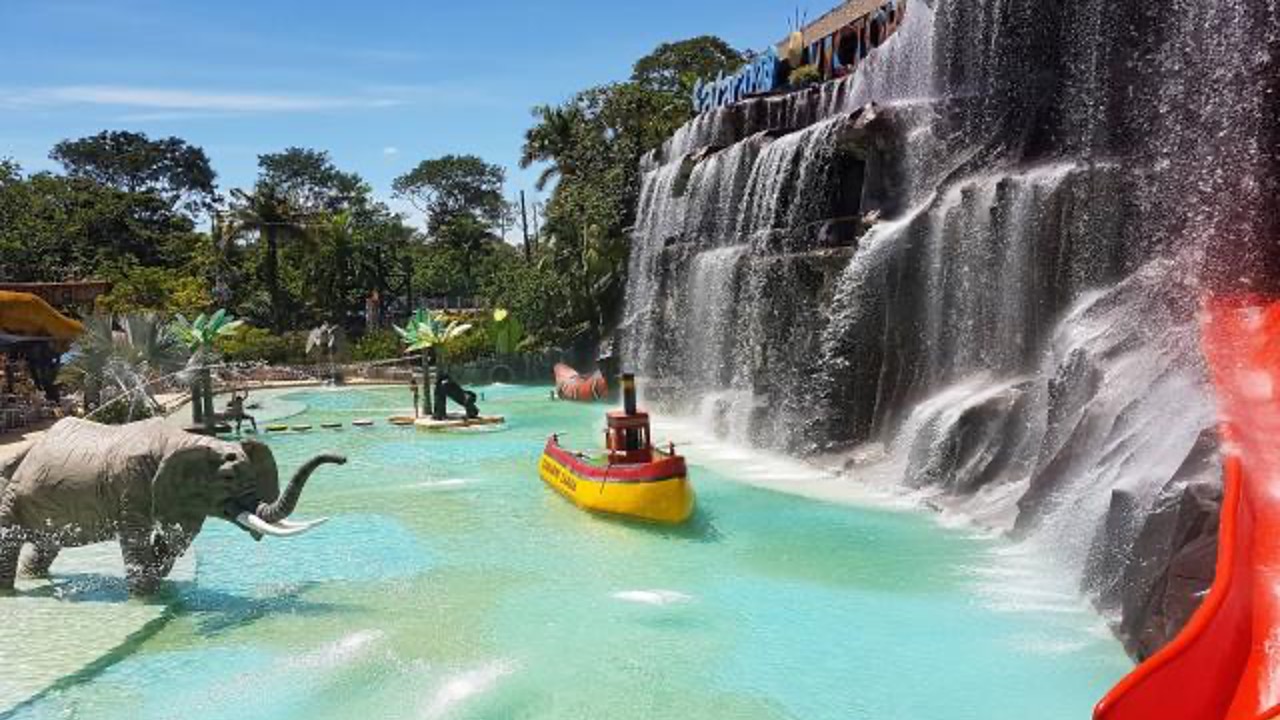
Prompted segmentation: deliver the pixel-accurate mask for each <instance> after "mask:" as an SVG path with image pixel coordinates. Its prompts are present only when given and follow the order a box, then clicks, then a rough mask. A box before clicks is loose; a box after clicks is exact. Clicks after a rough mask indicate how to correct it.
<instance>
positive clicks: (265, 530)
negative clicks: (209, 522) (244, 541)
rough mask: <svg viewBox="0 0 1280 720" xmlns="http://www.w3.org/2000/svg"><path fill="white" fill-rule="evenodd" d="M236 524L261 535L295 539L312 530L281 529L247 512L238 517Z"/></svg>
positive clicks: (306, 528)
mask: <svg viewBox="0 0 1280 720" xmlns="http://www.w3.org/2000/svg"><path fill="white" fill-rule="evenodd" d="M236 523H238V524H239V525H240V526H241V527H243V528H245V529H246V530H250V531H252V532H256V533H261V534H262V535H270V536H271V537H293V536H294V535H301V534H302V533H304V532H306V531H307V530H310V529H311V528H309V527H292V528H287V527H281V526H280V525H274V524H272V523H269V522H267V521H266V520H263V519H262V518H260V517H258V516H257V515H254V514H253V513H251V512H247V511H246V512H242V513H240V514H239V515H237V516H236Z"/></svg>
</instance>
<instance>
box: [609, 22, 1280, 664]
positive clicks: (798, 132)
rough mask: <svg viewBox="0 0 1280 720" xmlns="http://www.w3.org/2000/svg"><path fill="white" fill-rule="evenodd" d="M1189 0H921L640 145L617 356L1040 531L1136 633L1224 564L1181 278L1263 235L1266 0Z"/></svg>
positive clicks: (1146, 636) (1271, 149) (716, 408)
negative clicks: (852, 59)
mask: <svg viewBox="0 0 1280 720" xmlns="http://www.w3.org/2000/svg"><path fill="white" fill-rule="evenodd" d="M1189 5H1190V4H1188V3H1168V2H1165V1H1164V0H1135V2H1130V3H1121V4H1119V5H1115V4H1108V3H1103V2H1101V1H1100V0H1084V1H1082V2H1074V3H1058V2H1044V1H1043V0H936V2H934V3H932V4H927V3H925V2H923V1H921V0H913V1H912V2H911V3H909V4H908V7H907V18H906V21H905V24H904V25H903V26H902V28H901V29H900V30H899V31H898V33H897V34H896V35H895V36H893V37H892V38H891V39H890V40H889V41H888V43H886V44H885V45H884V46H882V47H881V48H879V49H878V50H877V51H876V52H875V53H874V55H873V57H871V58H870V59H869V60H868V62H866V63H865V64H864V65H863V66H862V68H861V69H860V70H859V72H858V74H857V75H855V76H853V77H851V78H847V79H845V80H841V81H839V82H835V83H829V84H827V85H824V86H822V87H820V88H815V89H811V90H808V91H805V92H801V93H795V94H790V95H785V96H778V97H770V98H760V99H755V100H751V101H748V102H745V103H741V104H739V105H737V106H734V107H730V108H725V109H722V110H719V111H716V112H713V113H708V114H705V115H703V116H700V117H699V118H698V119H696V120H695V121H693V122H692V123H690V124H689V125H688V126H686V127H685V128H683V129H681V130H680V131H679V132H678V133H677V134H676V136H674V137H673V138H671V139H670V140H669V141H668V142H667V143H666V145H664V146H663V147H662V148H661V149H660V150H658V151H656V152H655V153H653V155H652V156H651V157H650V158H648V159H647V160H646V167H645V179H644V187H643V191H642V195H641V201H640V208H639V212H638V220H637V226H636V228H635V232H634V242H633V247H632V256H631V266H630V280H629V285H628V296H627V312H626V316H625V320H624V324H623V333H622V334H623V349H624V356H625V359H626V361H627V363H628V364H629V366H630V367H632V368H634V369H636V370H637V371H638V372H640V373H641V374H643V375H646V376H648V377H649V378H650V379H651V382H652V384H653V386H654V387H655V388H658V389H661V388H671V389H679V390H681V392H680V393H673V394H672V396H673V397H674V396H677V395H678V396H680V397H686V398H687V397H693V398H696V400H695V401H694V402H695V404H697V405H698V406H699V407H686V408H684V409H685V410H688V411H698V412H702V413H704V414H705V415H706V416H708V417H710V418H711V419H712V421H713V422H714V423H715V425H716V426H717V428H718V429H719V430H720V431H722V432H723V433H724V434H726V435H728V436H731V437H732V438H733V439H736V440H739V441H742V442H750V443H755V444H763V445H771V446H776V447H779V448H782V449H786V450H789V451H792V452H797V453H823V454H839V453H849V456H850V457H857V458H860V460H858V461H856V462H855V461H850V464H849V468H850V475H851V481H857V478H858V477H859V475H860V474H862V473H863V472H864V471H865V470H867V467H866V465H867V464H868V463H875V464H879V465H887V466H889V467H891V468H893V469H894V471H895V472H897V473H898V477H900V479H901V483H902V484H903V485H904V487H909V488H914V489H917V490H924V491H926V492H927V493H929V494H930V495H932V498H933V499H932V502H934V503H936V504H939V505H944V506H947V507H954V508H957V509H960V510H963V511H965V512H968V513H970V514H971V515H972V516H973V517H975V518H978V519H979V520H980V521H981V522H984V523H986V524H989V525H992V526H994V527H998V528H1002V529H1006V530H1008V531H1009V532H1011V533H1012V534H1014V535H1015V536H1017V537H1020V538H1026V539H1032V538H1034V539H1036V540H1037V541H1040V542H1044V543H1045V544H1046V547H1052V548H1053V549H1054V555H1055V557H1054V558H1053V559H1052V560H1051V561H1052V562H1057V563H1060V564H1062V565H1063V566H1064V567H1066V568H1069V569H1070V570H1071V571H1072V572H1075V573H1078V575H1079V577H1080V579H1081V580H1080V582H1081V588H1082V590H1084V591H1086V592H1088V593H1089V594H1090V595H1091V596H1092V597H1093V598H1094V599H1095V601H1096V602H1097V603H1098V605H1099V606H1100V607H1101V608H1103V609H1104V610H1107V611H1113V612H1114V615H1113V616H1114V617H1115V618H1116V623H1117V628H1118V630H1119V631H1120V634H1121V636H1122V637H1123V638H1124V639H1125V641H1126V642H1127V643H1128V646H1129V647H1130V649H1131V651H1132V652H1133V654H1134V655H1135V656H1138V657H1143V656H1146V655H1148V654H1149V653H1151V652H1152V651H1153V650H1154V649H1156V648H1158V647H1160V646H1161V645H1163V644H1164V643H1165V642H1167V641H1168V639H1169V638H1170V637H1171V636H1172V635H1173V634H1174V633H1176V632H1177V630H1178V629H1179V628H1180V627H1181V625H1182V624H1183V623H1184V622H1185V620H1186V618H1187V617H1188V615H1189V613H1190V612H1191V611H1192V610H1193V609H1194V606H1195V604H1196V602H1197V601H1198V597H1199V595H1200V593H1201V592H1202V591H1203V590H1204V589H1205V588H1206V587H1207V585H1208V583H1209V582H1210V581H1211V579H1212V572H1213V551H1214V537H1215V532H1216V516H1217V504H1218V501H1219V499H1218V497H1219V493H1220V480H1219V477H1218V475H1219V466H1218V463H1217V457H1216V440H1215V438H1216V435H1215V432H1214V413H1213V409H1212V401H1211V398H1210V396H1209V392H1208V389H1207V387H1206V379H1205V369H1204V366H1203V363H1202V360H1201V357H1200V353H1199V348H1198V342H1199V334H1198V329H1197V319H1196V316H1197V308H1198V303H1199V298H1200V297H1201V296H1202V294H1203V293H1204V292H1205V291H1207V290H1212V289H1214V288H1224V287H1239V286H1240V285H1241V284H1246V285H1247V284H1248V283H1251V282H1256V281H1257V278H1256V277H1254V276H1255V275H1257V276H1259V277H1260V276H1261V275H1263V274H1264V273H1262V272H1256V273H1255V272H1254V271H1255V270H1258V271H1261V270H1264V269H1266V268H1269V267H1272V266H1273V265H1274V263H1275V261H1276V257H1277V255H1280V253H1277V252H1276V251H1275V248H1274V245H1275V242H1276V238H1277V237H1280V236H1278V235H1277V202H1278V201H1277V199H1276V198H1277V189H1278V188H1277V184H1276V183H1277V180H1276V178H1277V177H1278V176H1280V173H1278V172H1277V170H1278V161H1277V150H1276V148H1277V146H1278V145H1280V142H1278V140H1280V120H1277V117H1278V115H1277V109H1280V108H1277V103H1280V100H1277V98H1278V97H1280V88H1278V86H1280V80H1277V78H1280V9H1277V5H1276V3H1275V2H1274V1H1273V0H1228V1H1227V2H1224V3H1218V4H1217V5H1216V6H1215V7H1214V8H1212V9H1211V10H1208V12H1209V13H1210V14H1207V15H1206V14H1205V12H1206V9H1202V8H1198V7H1196V8H1193V7H1189ZM867 448H880V451H879V452H867V451H866V450H867ZM854 450H856V451H857V452H852V451H854ZM868 457H871V458H875V459H874V460H867V459H866V458H868Z"/></svg>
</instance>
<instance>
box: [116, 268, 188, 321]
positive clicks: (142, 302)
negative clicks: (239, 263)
mask: <svg viewBox="0 0 1280 720" xmlns="http://www.w3.org/2000/svg"><path fill="white" fill-rule="evenodd" d="M212 304H213V297H212V296H211V295H210V294H209V290H208V283H206V282H205V281H204V280H203V279H201V278H198V277H193V276H191V275H183V274H178V273H174V272H173V271H171V270H168V269H166V268H162V267H145V266H143V267H136V268H133V269H131V270H129V271H127V272H126V273H125V274H124V275H122V276H120V277H118V278H116V279H115V281H114V283H113V286H112V288H111V292H110V293H107V294H106V295H103V296H102V297H99V298H98V301H97V306H98V310H100V311H102V312H107V313H111V314H113V315H129V314H133V313H138V312H147V311H151V312H161V313H178V314H185V315H194V314H196V313H200V312H203V311H205V310H206V309H208V307H209V306H210V305H212Z"/></svg>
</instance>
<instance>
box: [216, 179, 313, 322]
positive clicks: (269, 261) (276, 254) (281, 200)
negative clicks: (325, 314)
mask: <svg viewBox="0 0 1280 720" xmlns="http://www.w3.org/2000/svg"><path fill="white" fill-rule="evenodd" d="M231 192H232V197H233V198H234V201H235V207H234V211H233V217H234V221H235V223H236V224H237V227H238V230H239V232H242V233H249V234H252V235H254V236H255V237H257V238H258V240H259V241H260V242H261V243H262V246H263V253H264V256H263V257H264V262H263V265H262V269H263V273H262V282H263V284H264V285H265V286H266V289H267V296H268V302H269V303H270V307H269V308H267V313H268V321H269V324H270V325H271V329H272V330H275V331H276V332H283V330H284V325H285V320H286V312H285V307H284V294H283V293H282V292H281V283H280V244H281V241H287V240H298V239H302V238H305V237H306V228H305V226H304V225H303V224H302V222H301V220H300V219H299V218H298V216H297V215H296V213H295V212H294V208H293V206H291V205H290V204H289V201H288V200H287V199H286V198H285V197H284V196H283V195H280V194H279V193H277V192H276V190H275V189H274V188H273V187H272V186H270V185H266V184H259V186H258V188H257V189H256V190H255V191H254V192H253V193H246V192H244V191H243V190H232V191H231Z"/></svg>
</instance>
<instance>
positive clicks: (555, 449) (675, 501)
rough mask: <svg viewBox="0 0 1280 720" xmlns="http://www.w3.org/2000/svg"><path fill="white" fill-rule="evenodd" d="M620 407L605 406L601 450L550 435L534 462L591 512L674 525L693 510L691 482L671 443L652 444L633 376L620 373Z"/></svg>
mask: <svg viewBox="0 0 1280 720" xmlns="http://www.w3.org/2000/svg"><path fill="white" fill-rule="evenodd" d="M622 395H623V409H622V410H613V411H610V412H609V414H608V415H607V418H608V422H609V427H608V430H607V431H606V439H607V442H606V444H607V448H606V452H605V453H604V455H602V456H600V457H599V458H598V459H595V460H593V459H592V458H590V457H588V456H587V455H585V454H583V453H575V452H571V451H569V450H565V449H564V448H563V447H561V446H560V438H559V437H558V436H556V435H552V436H551V438H550V439H549V440H547V447H546V449H545V450H544V451H543V453H542V462H541V463H539V465H538V471H539V474H540V475H541V476H542V480H543V482H545V483H547V484H548V485H550V486H551V487H553V488H555V490H556V491H557V492H559V493H560V494H561V495H564V496H565V497H566V498H568V499H570V500H572V501H573V503H574V504H575V505H577V506H578V507H580V508H582V509H584V510H590V511H593V512H600V513H607V514H610V515H620V516H624V517H629V518H634V519H637V520H645V521H648V522H655V523H663V524H667V525H676V524H679V523H682V522H684V521H685V520H688V519H689V516H690V515H692V514H693V486H692V485H690V484H689V477H688V470H687V469H686V468H685V462H684V458H683V457H681V456H680V455H677V454H676V452H675V447H674V446H671V447H669V448H668V450H667V451H666V452H664V451H662V450H658V449H656V448H654V447H653V443H652V440H651V438H650V431H649V415H648V413H643V412H640V411H639V410H637V409H636V381H635V377H634V376H632V375H623V376H622Z"/></svg>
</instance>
